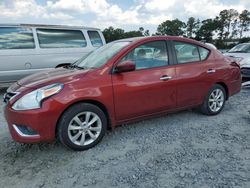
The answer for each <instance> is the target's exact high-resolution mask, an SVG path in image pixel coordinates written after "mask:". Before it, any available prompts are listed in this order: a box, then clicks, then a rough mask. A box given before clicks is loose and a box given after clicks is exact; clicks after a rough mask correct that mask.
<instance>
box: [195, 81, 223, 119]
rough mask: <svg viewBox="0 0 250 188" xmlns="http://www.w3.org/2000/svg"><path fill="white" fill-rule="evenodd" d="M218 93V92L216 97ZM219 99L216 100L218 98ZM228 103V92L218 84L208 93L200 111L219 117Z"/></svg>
mask: <svg viewBox="0 0 250 188" xmlns="http://www.w3.org/2000/svg"><path fill="white" fill-rule="evenodd" d="M216 92H218V93H217V94H218V95H217V96H216ZM219 95H220V96H221V97H219V98H218V99H216V98H217V97H218V96H219ZM225 102H226V91H225V89H224V87H223V86H221V85H219V84H216V85H214V86H213V87H212V88H211V89H210V90H209V92H208V94H207V96H206V98H205V100H204V102H203V104H202V106H201V107H200V111H201V112H202V113H203V114H206V115H217V114H219V113H220V112H221V110H222V109H223V108H224V105H225Z"/></svg>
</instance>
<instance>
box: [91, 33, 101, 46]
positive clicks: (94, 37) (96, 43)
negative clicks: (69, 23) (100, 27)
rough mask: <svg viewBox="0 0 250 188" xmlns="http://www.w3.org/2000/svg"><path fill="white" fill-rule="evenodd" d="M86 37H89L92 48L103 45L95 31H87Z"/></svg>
mask: <svg viewBox="0 0 250 188" xmlns="http://www.w3.org/2000/svg"><path fill="white" fill-rule="evenodd" d="M88 35H89V38H90V41H91V44H92V46H94V47H100V46H102V45H103V42H102V39H101V36H100V35H99V33H98V32H97V31H88Z"/></svg>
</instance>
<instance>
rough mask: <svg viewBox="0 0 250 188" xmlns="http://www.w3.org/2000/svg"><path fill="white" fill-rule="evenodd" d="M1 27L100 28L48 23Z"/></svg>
mask: <svg viewBox="0 0 250 188" xmlns="http://www.w3.org/2000/svg"><path fill="white" fill-rule="evenodd" d="M0 27H42V28H55V29H56V28H57V29H92V30H100V29H98V28H94V27H84V26H70V25H47V24H22V23H20V24H0Z"/></svg>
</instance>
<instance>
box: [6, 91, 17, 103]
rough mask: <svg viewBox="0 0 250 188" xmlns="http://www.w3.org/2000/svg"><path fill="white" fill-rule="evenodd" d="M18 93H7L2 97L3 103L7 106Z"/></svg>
mask: <svg viewBox="0 0 250 188" xmlns="http://www.w3.org/2000/svg"><path fill="white" fill-rule="evenodd" d="M17 94H18V93H16V92H7V93H5V94H4V96H3V102H4V103H6V104H8V102H9V101H10V100H11V99H13V98H14V97H15V96H16V95H17Z"/></svg>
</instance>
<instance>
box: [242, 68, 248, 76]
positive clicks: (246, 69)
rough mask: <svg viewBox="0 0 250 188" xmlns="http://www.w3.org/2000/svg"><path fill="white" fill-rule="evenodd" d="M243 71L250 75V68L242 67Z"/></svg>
mask: <svg viewBox="0 0 250 188" xmlns="http://www.w3.org/2000/svg"><path fill="white" fill-rule="evenodd" d="M241 73H242V74H244V75H249V76H250V68H241Z"/></svg>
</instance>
